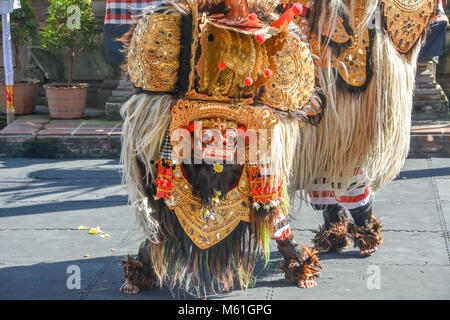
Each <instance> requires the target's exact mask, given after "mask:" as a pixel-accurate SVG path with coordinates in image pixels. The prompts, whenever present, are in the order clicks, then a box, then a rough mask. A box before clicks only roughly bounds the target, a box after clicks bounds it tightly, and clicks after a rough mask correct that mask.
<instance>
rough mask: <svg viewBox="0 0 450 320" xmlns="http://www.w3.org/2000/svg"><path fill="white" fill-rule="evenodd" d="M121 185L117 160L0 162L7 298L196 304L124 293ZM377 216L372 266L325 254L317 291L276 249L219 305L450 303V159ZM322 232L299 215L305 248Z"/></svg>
mask: <svg viewBox="0 0 450 320" xmlns="http://www.w3.org/2000/svg"><path fill="white" fill-rule="evenodd" d="M120 182H121V180H120V173H119V163H118V160H117V159H114V160H108V159H102V160H42V159H40V160H36V159H24V158H1V157H0V299H173V298H175V299H191V298H192V297H191V296H189V295H187V294H185V293H183V292H182V291H179V290H178V291H175V292H172V293H171V292H170V291H169V290H168V289H167V288H163V289H161V290H152V291H146V292H144V293H142V294H140V295H138V296H127V295H124V294H121V293H120V292H119V287H120V285H121V284H122V269H121V266H120V265H119V263H118V261H119V259H120V258H121V257H122V256H123V255H125V254H128V253H136V252H137V247H138V242H139V238H138V236H137V235H136V227H135V221H134V215H133V213H132V210H131V209H130V208H129V207H128V206H127V197H126V192H125V190H124V188H123V187H122V186H121V185H120ZM374 212H375V215H376V216H378V217H379V218H380V220H381V222H382V223H383V225H384V226H383V229H384V231H383V236H384V238H385V240H384V244H383V246H382V247H380V249H379V250H378V251H377V252H376V254H374V255H373V256H370V257H366V258H361V257H359V255H358V252H357V251H356V250H355V249H353V248H352V247H349V248H348V249H347V250H346V251H345V252H343V253H340V254H322V255H321V256H320V258H321V263H322V266H323V270H322V276H321V277H320V278H319V279H318V287H316V288H313V289H299V288H296V287H294V286H290V285H287V284H285V283H284V282H283V279H282V276H281V274H280V272H279V271H277V270H275V267H276V266H277V264H278V263H279V262H280V259H281V258H280V256H279V254H278V252H277V251H276V248H275V246H274V244H272V260H271V261H270V264H269V267H268V268H266V269H265V268H264V267H263V265H262V263H259V264H258V265H257V267H256V272H255V273H256V276H257V280H256V284H255V286H254V287H253V288H251V289H249V290H248V292H247V293H246V294H244V293H243V292H241V291H240V290H239V289H237V290H234V291H232V292H231V293H229V294H224V295H220V296H212V297H211V299H241V300H245V299H261V300H265V299H268V300H271V299H450V238H449V232H448V228H449V225H450V159H449V158H431V159H426V158H422V159H408V160H407V162H406V165H405V167H404V168H403V170H402V172H401V175H400V177H399V178H398V179H397V180H395V181H393V182H392V183H390V184H389V185H388V186H386V187H385V188H384V189H382V190H381V191H379V192H378V193H377V194H376V199H375V204H374ZM320 223H321V214H318V213H316V214H314V213H313V211H312V210H311V209H310V208H307V207H306V206H303V207H302V208H301V209H300V208H299V207H298V206H296V207H295V219H294V220H292V221H291V226H292V228H293V231H294V233H295V236H296V238H297V240H298V242H299V243H307V244H310V243H311V241H310V239H311V238H312V236H313V231H314V230H316V229H317V227H318V225H319V224H320ZM80 225H84V226H88V227H97V226H99V227H100V228H101V229H102V230H103V231H104V232H106V233H108V234H109V235H110V237H109V238H102V237H101V236H100V235H98V234H97V235H90V234H89V233H88V230H78V226H80ZM113 249H114V250H113ZM86 254H88V255H89V256H88V257H84V255H86ZM70 266H76V267H79V270H80V273H81V288H80V289H73V290H70V289H68V287H67V280H68V278H69V277H70V276H71V275H72V273H71V271H70V270H71V269H70ZM76 267H75V268H76ZM68 268H69V273H67V271H68ZM377 276H378V278H377ZM377 279H378V280H379V282H377V281H374V280H377ZM69 280H70V279H69ZM69 283H71V282H70V281H69ZM377 285H379V286H377Z"/></svg>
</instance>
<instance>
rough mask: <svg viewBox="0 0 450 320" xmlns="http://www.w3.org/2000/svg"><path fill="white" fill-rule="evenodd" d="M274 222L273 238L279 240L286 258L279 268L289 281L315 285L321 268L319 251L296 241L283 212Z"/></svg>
mask: <svg viewBox="0 0 450 320" xmlns="http://www.w3.org/2000/svg"><path fill="white" fill-rule="evenodd" d="M274 223H275V226H274V234H273V236H272V239H273V240H275V241H276V242H277V244H278V250H279V251H280V253H281V255H282V256H283V258H284V260H283V262H282V263H281V264H280V266H279V267H278V269H280V270H281V271H283V272H284V276H285V279H286V281H287V282H290V283H295V284H296V285H298V286H299V287H300V288H312V287H315V286H316V285H317V283H316V281H315V279H317V278H318V277H319V275H320V272H319V269H321V266H320V263H319V258H318V256H317V251H316V250H314V249H310V248H308V246H306V245H304V246H303V247H302V246H300V245H299V244H298V243H297V241H295V239H294V234H293V233H292V231H291V228H290V226H289V224H288V223H287V221H286V217H285V216H284V214H283V213H281V212H280V213H279V215H278V218H277V219H275V221H274Z"/></svg>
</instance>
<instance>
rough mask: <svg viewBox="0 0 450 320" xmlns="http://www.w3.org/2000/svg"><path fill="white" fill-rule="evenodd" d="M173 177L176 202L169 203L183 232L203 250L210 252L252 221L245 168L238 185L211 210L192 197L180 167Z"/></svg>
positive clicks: (190, 187)
mask: <svg viewBox="0 0 450 320" xmlns="http://www.w3.org/2000/svg"><path fill="white" fill-rule="evenodd" d="M174 176H175V180H174V182H173V201H172V202H166V203H167V204H168V206H169V208H170V209H171V210H173V211H174V212H175V214H176V216H177V218H178V221H179V223H180V225H181V227H182V228H183V230H184V232H186V234H187V235H188V237H189V238H190V239H191V240H192V242H194V243H195V245H196V246H197V247H199V248H200V249H208V248H210V247H212V246H214V245H216V244H217V243H219V242H220V241H222V240H223V239H225V238H226V237H227V236H228V235H229V234H230V233H231V232H233V230H234V229H235V228H236V227H237V226H238V225H239V222H241V221H245V222H250V214H251V211H250V198H249V197H250V183H249V181H248V176H247V170H246V168H245V166H244V167H243V171H242V175H241V178H240V180H239V183H238V185H237V186H236V187H235V188H233V189H231V190H230V191H229V192H228V193H227V195H226V197H225V198H224V199H223V200H220V201H219V203H217V204H215V205H214V206H213V207H211V208H209V209H207V208H205V207H204V206H203V205H202V203H201V199H200V198H199V197H197V196H194V195H193V194H192V186H191V184H190V183H189V181H187V179H186V178H185V176H184V174H183V171H182V169H181V166H180V165H177V166H176V168H175V171H174Z"/></svg>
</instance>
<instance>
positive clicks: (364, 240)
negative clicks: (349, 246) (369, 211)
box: [348, 216, 383, 251]
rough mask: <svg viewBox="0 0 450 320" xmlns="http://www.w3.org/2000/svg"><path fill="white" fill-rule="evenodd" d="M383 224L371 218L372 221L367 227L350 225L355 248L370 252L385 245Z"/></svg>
mask: <svg viewBox="0 0 450 320" xmlns="http://www.w3.org/2000/svg"><path fill="white" fill-rule="evenodd" d="M381 227H382V225H381V223H380V222H379V221H378V219H377V218H375V217H374V216H371V220H370V222H369V224H368V225H367V226H357V225H356V224H353V223H349V224H348V232H349V233H350V236H351V238H352V240H353V242H354V245H355V248H359V250H361V251H364V250H369V249H373V248H376V247H378V246H380V245H382V244H383V237H382V236H381Z"/></svg>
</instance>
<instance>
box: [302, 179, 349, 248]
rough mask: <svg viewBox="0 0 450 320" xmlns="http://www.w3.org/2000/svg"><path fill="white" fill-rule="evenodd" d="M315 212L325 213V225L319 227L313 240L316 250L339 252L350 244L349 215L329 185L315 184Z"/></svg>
mask: <svg viewBox="0 0 450 320" xmlns="http://www.w3.org/2000/svg"><path fill="white" fill-rule="evenodd" d="M310 201H311V205H312V207H313V209H314V210H322V211H323V219H324V224H323V225H320V226H319V231H317V232H316V234H315V236H314V238H313V239H312V241H313V243H314V248H315V249H316V250H318V251H319V252H337V251H340V250H343V249H345V248H346V247H347V246H348V244H349V238H348V235H347V214H346V212H345V211H346V210H345V208H343V207H342V206H341V205H339V203H338V202H337V200H336V198H335V196H334V191H333V190H332V188H331V187H330V186H329V185H327V184H322V185H319V184H315V185H314V186H313V191H312V192H311V193H310Z"/></svg>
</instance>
